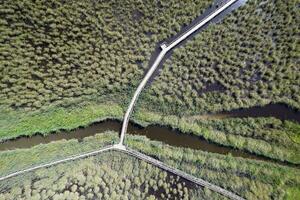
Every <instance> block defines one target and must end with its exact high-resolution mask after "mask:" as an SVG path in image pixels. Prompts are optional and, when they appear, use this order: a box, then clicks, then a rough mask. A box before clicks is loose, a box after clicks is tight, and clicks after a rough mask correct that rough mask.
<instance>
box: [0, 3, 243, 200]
mask: <svg viewBox="0 0 300 200" xmlns="http://www.w3.org/2000/svg"><path fill="white" fill-rule="evenodd" d="M237 1H238V0H227V1H226V2H224V3H223V4H222V6H221V7H219V8H217V9H216V10H214V11H213V12H212V13H210V14H209V15H208V16H207V17H205V18H204V19H203V20H201V21H200V22H199V23H197V24H196V25H195V26H193V27H192V28H190V29H188V30H187V31H186V32H184V33H183V34H181V35H180V36H178V37H177V38H176V39H174V40H173V41H172V42H170V43H169V44H162V45H161V49H162V50H161V52H160V54H159V55H158V57H157V58H156V60H155V62H154V63H153V65H152V66H151V68H150V69H149V71H148V72H147V74H146V76H145V77H144V78H143V80H142V81H141V83H140V84H139V86H138V88H137V90H136V91H135V93H134V96H133V98H132V100H131V102H130V104H129V106H128V109H127V111H126V113H125V116H124V121H123V125H122V130H121V136H120V142H119V143H118V144H116V145H110V146H106V147H103V148H101V149H98V150H96V151H92V152H88V153H82V154H79V155H73V156H70V157H67V158H64V159H60V160H56V161H52V162H49V163H46V164H39V165H36V166H32V167H29V168H27V169H24V170H19V171H16V172H13V173H11V174H8V175H5V176H2V177H0V181H4V180H6V179H8V178H12V177H15V176H18V175H21V174H24V173H27V172H33V171H35V170H38V169H41V168H47V167H52V166H54V165H58V164H61V163H65V162H68V161H75V160H78V159H83V158H87V157H91V156H95V155H98V154H100V153H103V152H107V151H111V150H116V151H121V152H124V153H126V154H128V155H131V156H134V157H136V158H138V159H141V160H144V161H146V162H148V163H151V164H153V165H155V166H157V167H159V168H161V169H164V170H166V171H168V172H170V173H173V174H175V175H178V176H180V177H183V178H184V179H186V180H188V181H191V182H193V183H195V184H197V185H200V186H203V187H207V188H208V189H210V190H212V191H215V192H217V193H219V194H221V195H224V196H226V197H229V198H230V199H234V200H244V199H243V198H242V197H240V196H238V195H236V194H234V193H232V192H230V191H228V190H225V189H223V188H221V187H219V186H217V185H214V184H212V183H209V182H207V181H205V180H203V179H200V178H197V177H194V176H192V175H190V174H187V173H185V172H183V171H181V170H178V169H176V168H173V167H170V166H167V165H166V164H164V163H162V162H161V161H159V160H156V159H154V158H151V157H150V156H147V155H145V154H143V153H141V152H138V151H135V150H133V149H130V148H128V147H125V146H124V139H125V134H126V132H127V126H128V122H129V118H130V115H131V113H132V111H133V108H134V105H135V103H136V101H137V99H138V97H139V95H140V93H141V92H142V90H143V88H144V87H145V85H146V83H147V82H148V80H149V79H150V77H151V76H152V74H153V73H154V71H155V70H156V68H157V67H158V65H159V63H160V62H161V61H162V59H163V58H164V56H165V55H166V53H167V52H169V51H170V50H171V49H173V48H174V47H175V46H177V45H178V44H179V43H181V42H182V41H183V40H185V39H187V38H188V37H189V36H190V35H191V34H192V33H194V32H195V31H197V30H198V29H200V28H201V27H203V26H204V25H206V24H207V23H209V22H210V21H211V20H212V19H214V18H215V17H216V16H217V15H219V14H220V13H221V12H223V11H224V10H226V9H227V8H229V7H230V6H231V5H233V4H234V3H235V2H237Z"/></svg>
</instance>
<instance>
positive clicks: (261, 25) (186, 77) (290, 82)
mask: <svg viewBox="0 0 300 200" xmlns="http://www.w3.org/2000/svg"><path fill="white" fill-rule="evenodd" d="M298 4H299V2H298V1H297V0H289V1H284V0H266V1H258V0H248V1H247V2H246V5H245V6H242V7H241V8H239V9H237V10H236V11H234V12H233V13H232V14H230V15H228V16H226V17H225V19H224V20H223V21H222V22H221V23H219V24H215V25H212V26H210V27H208V29H207V30H205V31H204V32H202V33H201V34H199V35H198V36H196V38H195V39H194V40H192V41H188V42H187V44H186V45H184V46H183V47H181V48H178V49H175V50H174V54H173V55H172V56H171V58H170V59H169V60H168V61H167V62H166V63H165V65H164V68H163V70H162V72H161V74H160V75H159V76H158V77H157V78H156V80H155V81H154V82H153V84H152V85H151V87H150V89H149V90H148V94H147V95H145V96H144V102H142V103H144V104H145V107H147V108H149V107H150V106H151V105H153V106H152V109H153V110H159V111H161V112H164V113H166V112H169V113H170V112H171V113H175V114H183V113H200V112H201V113H206V112H217V111H220V110H231V109H234V108H243V107H250V106H254V105H265V104H268V103H278V102H282V103H285V104H288V105H290V106H291V107H294V108H298V109H300V88H299V87H300V70H299V58H300V51H299V37H298V36H299V24H300V12H299V8H298V7H299V5H298Z"/></svg>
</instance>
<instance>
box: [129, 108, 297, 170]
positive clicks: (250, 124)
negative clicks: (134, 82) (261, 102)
mask: <svg viewBox="0 0 300 200" xmlns="http://www.w3.org/2000/svg"><path fill="white" fill-rule="evenodd" d="M134 119H135V121H136V122H137V123H139V124H142V125H143V126H147V125H149V124H160V125H167V126H170V127H172V128H174V129H179V130H180V131H181V132H183V133H186V134H193V135H197V136H201V137H203V138H205V139H207V140H209V141H212V142H215V143H218V144H222V145H225V146H231V147H233V148H237V149H241V150H246V151H249V152H252V153H255V154H258V155H263V156H266V157H269V158H273V159H277V160H281V161H288V162H292V163H298V164H299V163H300V144H299V143H298V142H296V141H297V138H299V135H300V133H299V129H300V124H298V123H294V122H290V121H285V122H282V121H280V120H278V119H275V118H241V119H239V118H228V119H226V118H225V119H202V118H201V116H200V118H199V117H198V116H192V117H191V116H189V117H187V116H185V117H178V116H176V115H162V114H160V113H154V112H148V111H145V110H143V109H139V111H138V112H136V113H135V116H134Z"/></svg>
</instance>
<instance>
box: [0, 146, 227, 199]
mask: <svg viewBox="0 0 300 200" xmlns="http://www.w3.org/2000/svg"><path fill="white" fill-rule="evenodd" d="M0 192H1V194H0V199H3V200H4V199H5V200H8V199H53V200H58V199H72V200H76V199H80V200H84V199H112V200H117V199H120V200H121V199H122V200H125V199H147V200H154V199H162V198H163V199H174V200H175V199H185V200H188V199H195V200H196V199H199V198H200V199H207V198H210V197H213V198H214V199H224V198H222V197H221V196H220V195H218V194H216V193H213V192H211V191H209V190H207V189H202V188H198V187H197V186H195V185H194V184H192V183H190V182H186V181H185V180H182V179H181V178H180V177H178V176H174V175H172V174H168V173H167V172H165V171H162V170H160V169H158V168H156V167H154V166H153V165H151V164H148V163H146V162H143V161H140V160H137V159H135V158H132V157H130V156H127V155H124V154H122V153H118V152H107V153H102V154H101V155H99V156H95V157H92V158H88V159H83V160H78V161H74V162H70V163H66V164H60V165H58V166H54V167H51V168H48V169H40V170H37V171H35V172H32V173H28V174H26V175H21V176H18V177H15V178H12V179H10V180H8V181H7V182H6V183H5V184H3V182H0Z"/></svg>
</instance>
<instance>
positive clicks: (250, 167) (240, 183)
mask: <svg viewBox="0 0 300 200" xmlns="http://www.w3.org/2000/svg"><path fill="white" fill-rule="evenodd" d="M128 138H130V139H128V144H129V146H131V147H132V148H134V149H139V150H140V151H141V152H144V153H146V154H148V155H152V156H155V157H156V158H158V159H160V160H161V161H163V162H165V163H167V164H168V165H170V166H173V167H175V168H179V169H181V170H183V171H185V172H187V173H190V174H193V175H194V176H197V177H200V178H203V179H205V180H207V181H210V182H212V183H214V184H216V185H219V186H221V187H223V188H226V189H228V190H231V191H233V192H235V193H237V194H239V195H241V196H243V197H244V198H246V199H251V200H254V199H259V200H265V199H278V200H279V199H286V198H288V199H292V198H293V197H295V196H296V195H297V194H299V192H300V190H299V188H300V170H299V169H298V168H289V167H285V166H280V165H276V164H271V163H267V162H263V161H253V160H248V159H243V158H235V157H231V156H230V155H227V156H224V155H219V154H213V153H207V152H203V151H199V150H192V149H188V148H176V147H171V146H168V145H165V144H162V143H161V142H154V141H150V140H148V139H147V138H142V137H139V136H128ZM145 143H147V144H149V145H145ZM297 198H298V197H297Z"/></svg>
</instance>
